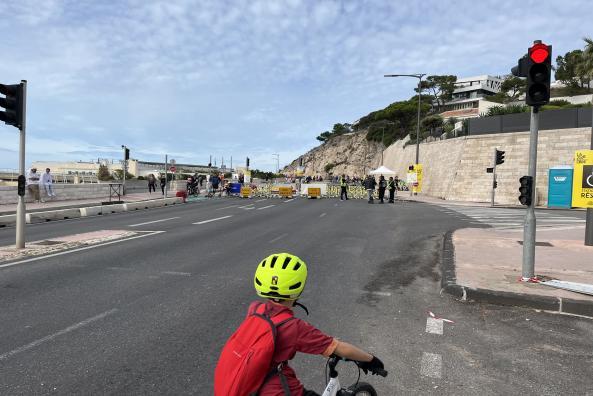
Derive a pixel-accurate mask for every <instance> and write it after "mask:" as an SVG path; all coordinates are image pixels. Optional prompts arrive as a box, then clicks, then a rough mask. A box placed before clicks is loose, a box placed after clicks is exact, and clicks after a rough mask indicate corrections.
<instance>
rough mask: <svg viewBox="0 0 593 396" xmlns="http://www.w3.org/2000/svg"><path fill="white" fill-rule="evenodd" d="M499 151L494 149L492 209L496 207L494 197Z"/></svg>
mask: <svg viewBox="0 0 593 396" xmlns="http://www.w3.org/2000/svg"><path fill="white" fill-rule="evenodd" d="M497 152H498V150H497V149H496V147H495V148H494V161H493V162H494V164H493V165H492V194H491V201H490V207H494V195H495V194H496V153H497Z"/></svg>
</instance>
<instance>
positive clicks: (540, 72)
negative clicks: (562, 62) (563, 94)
mask: <svg viewBox="0 0 593 396" xmlns="http://www.w3.org/2000/svg"><path fill="white" fill-rule="evenodd" d="M527 55H528V59H527V62H528V63H527V65H528V67H527V89H526V92H525V102H526V103H527V104H528V105H529V106H542V105H545V104H547V103H549V102H550V78H551V75H552V46H551V45H546V44H543V43H542V42H541V41H539V42H536V43H535V44H534V45H533V47H531V48H529V51H528V53H527Z"/></svg>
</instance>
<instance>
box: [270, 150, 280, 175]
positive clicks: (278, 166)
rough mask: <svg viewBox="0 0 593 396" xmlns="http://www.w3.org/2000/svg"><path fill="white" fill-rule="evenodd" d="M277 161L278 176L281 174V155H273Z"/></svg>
mask: <svg viewBox="0 0 593 396" xmlns="http://www.w3.org/2000/svg"><path fill="white" fill-rule="evenodd" d="M272 155H273V156H274V158H275V159H276V174H278V172H280V154H272Z"/></svg>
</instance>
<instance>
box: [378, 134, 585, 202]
mask: <svg viewBox="0 0 593 396" xmlns="http://www.w3.org/2000/svg"><path fill="white" fill-rule="evenodd" d="M590 142H591V130H590V128H573V129H561V130H546V131H540V133H539V141H538V154H537V155H538V159H537V160H538V166H537V185H536V189H537V195H538V197H537V199H538V203H539V204H540V205H546V204H547V199H548V169H549V168H550V167H553V166H557V165H572V164H573V157H574V152H575V151H576V150H583V149H588V148H589V147H590ZM495 148H498V149H499V150H504V151H506V154H505V163H504V164H502V165H499V166H498V167H497V179H498V188H497V190H496V203H497V204H510V205H517V204H519V201H518V197H519V192H518V190H519V178H520V177H521V176H523V175H525V174H527V166H528V160H529V157H528V155H529V132H515V133H505V134H497V135H480V136H467V137H460V138H456V139H448V140H442V141H436V142H431V143H424V144H421V145H420V163H421V164H423V166H424V168H423V169H424V179H423V188H422V193H423V194H426V195H429V196H433V197H438V198H443V199H448V200H460V201H474V202H488V201H489V200H490V191H491V186H492V174H488V173H486V168H487V167H490V166H492V158H493V156H494V149H495ZM415 155H416V146H415V145H409V146H407V147H405V148H404V147H403V142H402V141H399V142H396V143H395V144H393V145H391V146H389V147H388V148H387V149H386V150H385V152H384V164H385V166H387V167H388V168H390V169H392V170H394V171H395V172H396V174H397V175H398V176H399V177H400V178H403V179H404V180H405V178H406V174H407V169H408V166H409V165H411V164H413V163H414V159H415Z"/></svg>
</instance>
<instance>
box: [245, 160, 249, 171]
mask: <svg viewBox="0 0 593 396" xmlns="http://www.w3.org/2000/svg"><path fill="white" fill-rule="evenodd" d="M245 164H247V167H248V168H249V157H247V161H245Z"/></svg>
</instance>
